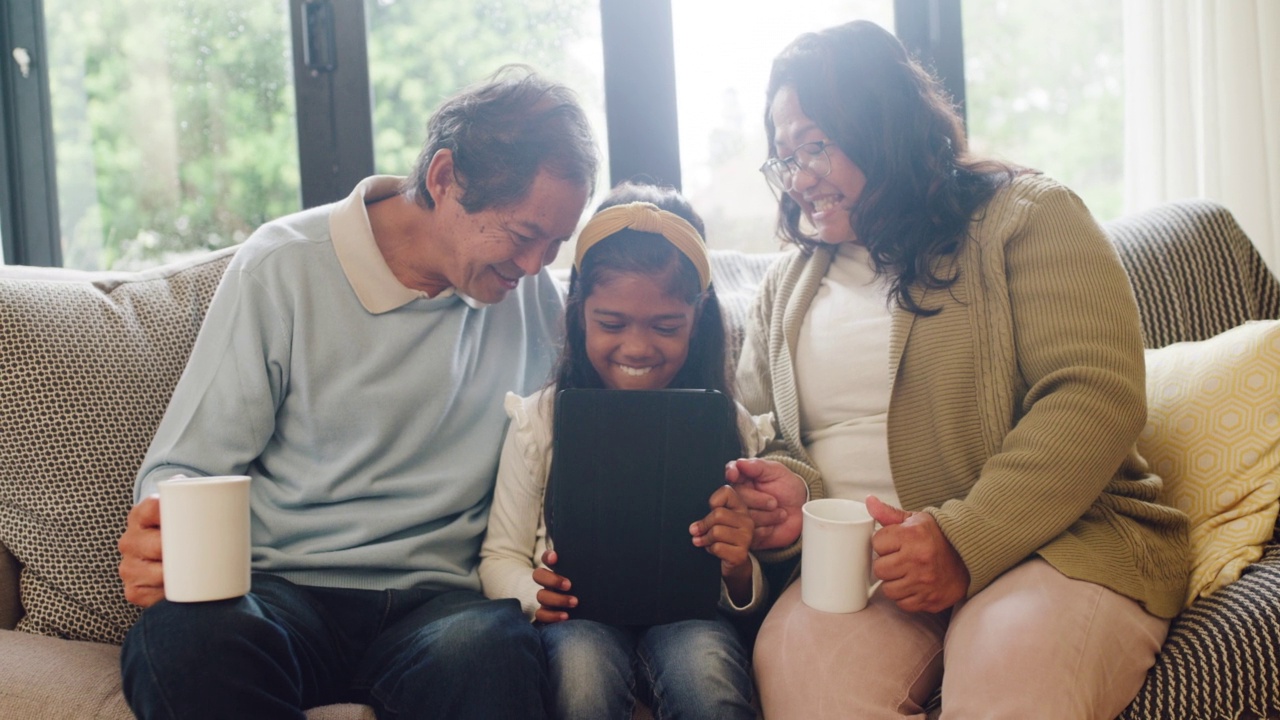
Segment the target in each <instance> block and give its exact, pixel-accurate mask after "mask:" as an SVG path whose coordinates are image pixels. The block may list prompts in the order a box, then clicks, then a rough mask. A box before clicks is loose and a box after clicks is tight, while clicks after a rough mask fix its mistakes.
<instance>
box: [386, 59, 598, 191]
mask: <svg viewBox="0 0 1280 720" xmlns="http://www.w3.org/2000/svg"><path fill="white" fill-rule="evenodd" d="M438 150H451V151H452V152H453V165H454V172H455V174H456V177H457V180H458V183H459V185H460V186H461V187H462V190H463V192H462V198H461V200H460V202H461V204H462V208H463V209H464V210H466V211H467V212H469V213H474V212H477V211H480V210H485V209H488V208H493V207H507V206H510V205H513V204H515V203H518V202H520V201H521V200H523V199H524V197H525V196H526V195H527V194H528V192H529V188H530V187H531V186H532V185H533V180H534V178H535V177H536V176H537V174H538V171H539V170H544V169H545V170H546V171H547V172H549V173H551V175H553V176H555V177H557V178H560V179H562V180H568V181H571V182H576V183H581V184H582V186H583V187H585V188H587V196H588V197H590V196H591V195H592V194H593V193H594V192H595V183H596V172H597V170H598V168H599V166H600V160H599V157H598V154H597V152H596V144H595V140H594V139H593V138H592V135H591V126H590V125H589V124H588V123H587V116H586V113H584V112H583V110H582V107H581V106H580V105H579V104H578V100H577V97H576V96H575V95H574V93H573V91H572V90H570V89H569V88H567V87H565V86H564V85H561V84H559V83H556V82H553V81H551V80H548V79H546V78H544V77H542V76H540V75H538V74H537V73H535V72H534V71H533V70H532V69H531V68H529V67H527V66H524V65H504V66H503V67H502V68H500V69H499V70H498V71H497V72H496V73H494V75H493V76H492V77H491V78H489V80H487V81H486V82H484V83H481V84H478V85H473V86H471V87H468V88H466V89H464V90H463V91H462V92H460V93H458V94H457V95H455V96H453V97H451V98H449V99H448V100H446V101H445V102H444V104H443V105H441V106H440V108H439V109H438V110H437V111H436V112H435V114H433V115H432V116H431V119H430V120H428V121H427V139H426V142H425V143H424V144H423V147H422V152H421V153H419V155H418V160H417V162H416V163H414V167H413V171H412V172H411V173H410V174H409V177H407V178H405V179H404V182H403V184H402V185H401V192H403V193H405V194H406V195H407V196H408V197H411V198H413V200H414V202H416V203H417V204H419V205H421V206H422V207H425V208H427V209H432V208H434V207H435V199H434V198H432V197H431V193H429V192H427V169H428V167H429V166H430V165H431V158H433V157H435V154H436V151H438Z"/></svg>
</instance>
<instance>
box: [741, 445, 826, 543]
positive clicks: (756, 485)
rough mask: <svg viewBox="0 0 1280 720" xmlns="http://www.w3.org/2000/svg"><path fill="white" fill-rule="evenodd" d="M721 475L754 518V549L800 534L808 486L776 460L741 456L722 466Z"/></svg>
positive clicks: (795, 538) (793, 537) (807, 497)
mask: <svg viewBox="0 0 1280 720" xmlns="http://www.w3.org/2000/svg"><path fill="white" fill-rule="evenodd" d="M724 479H725V481H727V482H728V483H729V484H731V485H733V487H734V488H736V489H737V490H738V494H739V495H740V496H741V497H742V499H743V501H744V502H745V503H746V504H747V509H748V511H749V512H750V513H751V519H752V521H753V522H755V539H754V541H753V543H752V547H753V549H755V550H772V549H775V548H784V547H787V546H788V545H790V544H791V543H793V542H795V541H796V540H797V539H799V538H800V524H801V521H802V519H803V515H802V513H801V510H800V508H801V506H803V505H804V503H805V501H806V500H808V499H809V488H808V486H806V485H805V484H804V480H802V479H801V478H800V476H799V475H796V474H795V473H793V472H791V471H790V470H788V469H787V467H786V466H785V465H783V464H782V463H780V462H777V461H776V460H764V459H761V458H743V459H741V460H734V461H733V462H730V463H729V464H728V465H726V466H725V469H724Z"/></svg>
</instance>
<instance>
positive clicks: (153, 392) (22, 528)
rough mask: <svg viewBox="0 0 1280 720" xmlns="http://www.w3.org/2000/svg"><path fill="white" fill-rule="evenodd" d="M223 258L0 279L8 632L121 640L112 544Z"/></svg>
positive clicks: (0, 464) (126, 607)
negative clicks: (13, 583)
mask: <svg viewBox="0 0 1280 720" xmlns="http://www.w3.org/2000/svg"><path fill="white" fill-rule="evenodd" d="M233 252H234V249H228V250H220V251H217V252H213V253H208V254H205V255H202V256H200V257H197V258H194V259H192V260H189V261H183V262H179V263H175V264H173V265H168V266H165V267H161V268H156V269H154V270H148V271H145V272H140V273H94V274H85V273H76V272H68V271H52V270H46V271H30V270H19V269H15V268H5V269H4V270H3V272H0V545H3V546H4V547H5V548H7V549H8V550H9V552H11V553H12V554H13V556H14V557H15V558H16V559H17V560H18V562H19V563H21V566H22V570H21V576H20V581H19V582H20V590H21V602H22V609H23V611H24V613H25V614H24V615H23V616H22V618H21V619H20V620H19V621H18V626H17V629H19V630H23V631H26V632H30V633H35V634H39V635H52V636H57V637H63V638H69V639H73V640H93V641H96V642H107V643H119V642H120V641H121V640H123V639H124V635H125V633H126V632H127V631H128V630H129V627H130V626H131V625H132V624H133V622H134V621H135V620H136V619H137V616H138V613H139V610H138V608H136V607H134V606H132V605H130V604H129V603H127V602H125V599H124V591H123V589H122V588H121V586H120V577H119V576H118V574H117V571H116V566H117V564H118V563H119V562H120V554H119V552H118V551H117V550H116V540H117V539H118V538H119V537H120V533H121V532H123V531H124V527H125V516H126V515H127V513H128V511H129V507H130V506H131V505H132V504H133V478H134V474H135V473H137V471H138V466H139V465H140V464H141V463H142V456H143V454H144V453H145V452H146V450H147V446H148V445H149V444H150V442H151V436H152V434H154V433H155V428H156V425H157V424H159V422H160V417H161V415H163V414H164V409H165V407H166V406H167V405H168V402H169V396H170V395H171V394H172V393H173V386H174V385H175V384H176V383H177V381H178V376H179V375H180V374H181V373H182V369H183V367H184V366H185V365H186V361H187V356H188V355H189V354H190V352H191V345H192V343H193V342H194V341H195V336H196V333H197V332H198V331H199V329H200V323H201V321H202V319H203V317H204V311H205V308H206V307H207V306H208V303H209V299H210V297H211V296H212V295H213V291H214V288H216V287H217V285H218V281H219V279H220V278H221V277H222V272H223V270H224V269H225V267H226V265H227V263H228V262H229V261H230V259H231V253H233ZM33 275H36V276H37V277H41V276H46V277H57V278H66V280H49V279H29V278H31V276H33ZM90 280H91V281H90ZM0 694H3V689H0Z"/></svg>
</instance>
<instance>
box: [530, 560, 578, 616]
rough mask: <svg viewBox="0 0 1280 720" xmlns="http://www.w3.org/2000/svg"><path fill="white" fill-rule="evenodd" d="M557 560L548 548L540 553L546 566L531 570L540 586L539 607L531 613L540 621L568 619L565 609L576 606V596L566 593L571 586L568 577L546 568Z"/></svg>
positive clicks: (534, 579)
mask: <svg viewBox="0 0 1280 720" xmlns="http://www.w3.org/2000/svg"><path fill="white" fill-rule="evenodd" d="M557 560H558V558H557V557H556V551H555V550H548V551H546V552H544V553H542V562H543V563H544V564H545V565H547V567H540V568H535V569H534V571H533V581H534V582H536V583H538V584H539V585H541V586H542V589H541V590H539V591H538V605H540V607H539V608H538V609H537V611H535V612H534V614H533V619H534V620H536V621H538V622H540V623H554V622H560V621H561V620H568V619H569V613H568V612H566V610H568V609H570V608H574V607H577V606H578V598H576V597H574V596H572V595H569V594H567V593H568V591H569V588H570V587H572V583H570V582H569V578H567V577H564V576H563V575H557V574H556V573H555V572H554V571H552V570H549V569H548V568H549V567H551V566H554V565H555V564H556V561H557Z"/></svg>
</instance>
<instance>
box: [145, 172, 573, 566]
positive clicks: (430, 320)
mask: <svg viewBox="0 0 1280 720" xmlns="http://www.w3.org/2000/svg"><path fill="white" fill-rule="evenodd" d="M372 180H374V181H377V180H382V182H381V183H378V182H373V183H372V184H371V181H370V180H366V181H365V182H364V183H362V184H361V185H362V187H360V188H357V191H356V193H362V191H363V190H368V194H369V197H370V199H374V195H377V194H380V195H383V196H385V195H386V194H388V189H389V188H391V187H393V185H392V184H391V183H390V179H389V178H387V179H378V178H374V179H372ZM353 198H354V201H353V199H352V198H348V199H347V200H346V201H343V202H341V203H337V204H334V205H328V206H324V207H320V208H315V209H312V210H307V211H304V212H302V213H298V214H295V215H292V216H289V217H286V218H283V219H281V220H278V221H275V222H272V223H270V224H268V225H265V226H263V227H262V228H261V229H259V230H258V231H257V232H255V233H254V234H253V236H251V237H250V238H249V239H248V240H247V241H246V242H245V244H244V246H243V247H242V248H241V249H240V250H239V251H238V252H237V253H236V255H235V257H234V259H233V260H232V262H231V264H230V266H229V267H228V269H227V272H226V274H225V276H224V277H223V279H222V283H221V285H220V286H219V287H218V290H217V292H216V293H215V295H214V298H213V301H212V303H211V304H210V307H209V311H208V314H207V316H206V317H205V320H204V325H203V326H202V328H201V331H200V335H199V337H198V339H197V340H196V344H195V347H194V349H193V351H192V354H191V359H190V361H189V363H188V365H187V368H186V370H185V371H184V373H183V375H182V378H181V380H180V381H179V383H178V386H177V389H176V391H175V392H174V395H173V399H172V400H171V402H170V404H169V408H168V410H167V412H166V413H165V416H164V419H163V421H162V422H161V424H160V427H159V430H158V431H157V433H156V436H155V439H154V441H153V442H152V444H151V448H150V450H149V451H148V453H147V456H146V459H145V460H144V462H143V465H142V468H141V469H140V470H139V473H138V479H137V484H136V486H135V494H136V496H137V498H138V499H141V498H142V497H145V496H146V495H149V494H151V493H153V492H154V491H155V483H156V481H158V480H161V479H164V478H166V477H169V476H172V475H174V474H177V473H184V474H187V475H239V474H246V475H250V476H251V477H252V478H253V481H252V506H253V567H254V570H255V571H266V572H271V573H274V574H276V575H280V576H282V577H285V578H287V579H289V580H292V581H294V582H298V583H301V584H305V585H320V586H330V587H345V588H361V589H382V588H408V587H430V588H440V589H444V588H463V589H473V590H478V589H479V587H480V583H479V578H478V574H477V564H478V560H479V549H480V543H481V541H482V540H483V537H484V531H485V525H486V521H487V518H488V512H489V503H490V500H491V498H492V493H493V485H494V477H495V474H496V471H497V463H498V454H499V450H500V447H501V444H502V437H503V433H504V432H505V427H506V416H505V413H504V411H503V405H502V398H503V396H504V395H505V394H506V393H507V392H508V391H511V392H516V393H529V392H531V391H532V390H534V389H535V388H536V387H538V386H539V385H540V384H542V383H543V382H545V381H546V379H547V376H548V373H549V371H550V367H551V363H552V361H553V359H554V354H555V349H556V344H557V340H558V336H559V332H560V330H559V325H560V318H561V316H562V301H561V298H560V294H559V291H558V289H557V288H556V285H555V283H554V281H553V280H552V278H551V277H550V276H549V275H548V274H547V273H546V271H545V270H544V271H543V272H542V273H540V274H539V275H538V276H535V277H530V278H525V279H524V280H523V281H521V283H520V285H519V287H518V288H517V289H516V290H515V291H513V292H512V293H511V294H510V295H508V297H507V298H506V299H505V300H503V301H502V302H500V303H498V304H496V305H491V306H487V307H472V306H471V305H470V304H469V303H468V302H464V300H463V299H462V298H460V297H459V296H457V295H453V294H451V293H450V294H448V296H447V297H445V296H438V297H436V298H433V299H432V298H426V297H425V296H418V295H416V294H411V295H410V299H408V301H407V302H406V303H405V304H403V305H401V306H399V307H395V308H392V309H388V310H385V311H382V312H378V313H374V312H371V311H370V310H369V309H367V308H366V305H364V304H362V303H361V301H360V299H359V298H357V295H356V292H357V289H360V286H361V283H364V284H365V287H364V288H363V290H365V291H366V292H362V293H361V295H362V296H367V295H368V294H369V293H368V292H367V290H368V287H367V286H368V283H369V281H370V275H369V274H368V273H364V274H363V275H362V274H361V272H360V268H359V267H355V268H354V269H353V266H352V264H351V263H350V262H348V257H352V256H359V257H360V259H361V260H362V261H364V262H368V261H370V260H371V259H373V261H374V262H375V263H376V262H380V261H381V257H380V255H378V254H377V253H376V252H375V253H372V254H370V252H369V247H368V246H364V245H361V243H367V244H371V243H372V234H371V233H370V232H369V230H368V220H367V216H366V215H365V214H364V202H363V199H362V198H361V197H356V194H353ZM335 209H336V210H337V212H336V213H335ZM331 215H339V216H341V215H345V217H341V218H334V219H333V222H332V226H333V227H335V228H344V227H355V228H356V229H357V232H354V233H351V234H352V235H356V236H361V237H355V238H354V239H353V238H347V237H339V238H338V239H337V240H335V239H334V238H333V237H332V234H331V232H330V227H331ZM353 221H354V222H353ZM363 234H367V237H363V236H362V235H363ZM335 244H336V245H337V246H338V248H337V252H335ZM352 247H354V248H355V250H354V251H352V250H351V248H352ZM344 250H345V254H344ZM353 252H354V255H353ZM339 255H342V256H343V260H342V262H340V261H339ZM344 268H345V271H344ZM389 272H390V271H389V268H386V267H385V264H383V266H382V268H381V269H380V270H379V273H381V274H375V275H374V276H373V277H374V278H375V279H377V278H381V279H383V280H385V279H386V278H390V277H392V276H390V275H389ZM353 275H354V277H353ZM375 290H376V288H375ZM397 291H398V292H401V293H403V292H404V291H405V288H403V287H402V286H401V287H398V288H397ZM375 294H376V293H375Z"/></svg>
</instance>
